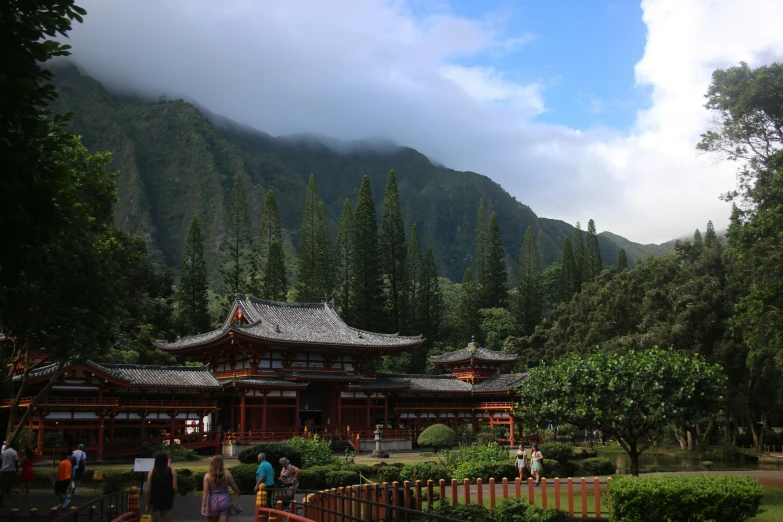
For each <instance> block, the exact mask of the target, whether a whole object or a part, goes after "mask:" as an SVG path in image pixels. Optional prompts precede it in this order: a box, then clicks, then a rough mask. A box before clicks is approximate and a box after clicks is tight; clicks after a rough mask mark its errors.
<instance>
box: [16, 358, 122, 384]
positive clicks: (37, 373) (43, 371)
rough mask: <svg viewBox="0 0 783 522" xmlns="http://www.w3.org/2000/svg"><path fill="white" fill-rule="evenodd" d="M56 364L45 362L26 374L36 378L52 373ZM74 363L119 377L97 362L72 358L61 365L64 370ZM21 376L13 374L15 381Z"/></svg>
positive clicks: (29, 377)
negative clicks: (45, 363)
mask: <svg viewBox="0 0 783 522" xmlns="http://www.w3.org/2000/svg"><path fill="white" fill-rule="evenodd" d="M57 364H58V363H53V364H47V365H45V366H39V367H38V368H36V369H34V370H32V371H31V372H30V374H29V375H28V379H37V378H39V377H44V376H46V375H51V374H53V373H54V371H55V370H56V369H57ZM74 364H84V365H87V366H90V367H92V368H94V369H95V370H97V371H100V372H103V373H107V374H109V375H111V376H112V377H116V378H118V379H121V377H120V376H118V375H116V374H115V373H114V372H112V371H111V370H109V369H107V368H105V367H103V366H102V365H100V364H98V363H94V362H92V361H76V360H73V361H71V362H67V363H65V365H64V366H63V370H66V369H67V368H68V367H69V366H73V365H74ZM21 377H22V376H21V375H16V376H14V380H15V381H17V380H20V379H21Z"/></svg>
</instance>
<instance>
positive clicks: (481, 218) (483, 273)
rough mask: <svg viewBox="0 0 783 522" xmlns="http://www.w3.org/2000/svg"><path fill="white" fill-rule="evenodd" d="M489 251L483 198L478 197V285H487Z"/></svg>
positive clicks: (487, 224) (487, 227) (487, 225)
mask: <svg viewBox="0 0 783 522" xmlns="http://www.w3.org/2000/svg"><path fill="white" fill-rule="evenodd" d="M488 252H489V222H488V221H487V211H486V209H485V208H484V199H483V198H482V199H479V204H478V212H477V215H476V281H477V282H478V284H479V286H484V285H488V282H487V274H488V269H487V259H488V258H487V255H488Z"/></svg>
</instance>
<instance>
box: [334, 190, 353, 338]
mask: <svg viewBox="0 0 783 522" xmlns="http://www.w3.org/2000/svg"><path fill="white" fill-rule="evenodd" d="M353 252H354V249H353V212H352V211H351V200H350V199H347V198H346V200H345V201H344V202H343V214H342V216H340V227H339V228H338V229H337V237H336V238H335V240H334V252H333V255H332V260H333V262H334V267H333V268H334V275H335V278H334V288H335V298H336V301H337V310H338V311H339V312H340V315H341V317H342V318H343V320H344V321H346V322H347V323H349V324H353V321H354V317H353V314H352V311H351V302H352V299H353V292H352V286H351V285H352V284H353V279H354V278H353V265H352V261H351V259H352V257H353V255H354V253H353Z"/></svg>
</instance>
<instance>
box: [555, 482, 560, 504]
mask: <svg viewBox="0 0 783 522" xmlns="http://www.w3.org/2000/svg"><path fill="white" fill-rule="evenodd" d="M555 509H560V479H559V478H558V477H555Z"/></svg>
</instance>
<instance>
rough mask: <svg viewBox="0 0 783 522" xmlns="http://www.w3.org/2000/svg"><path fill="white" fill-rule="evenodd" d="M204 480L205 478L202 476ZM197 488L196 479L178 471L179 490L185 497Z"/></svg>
mask: <svg viewBox="0 0 783 522" xmlns="http://www.w3.org/2000/svg"><path fill="white" fill-rule="evenodd" d="M202 480H204V479H203V478H202ZM195 490H196V481H195V480H194V479H193V477H192V476H191V475H184V474H180V473H177V492H178V493H179V494H180V495H182V496H183V497H184V496H185V495H187V494H188V493H190V492H191V491H195Z"/></svg>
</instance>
